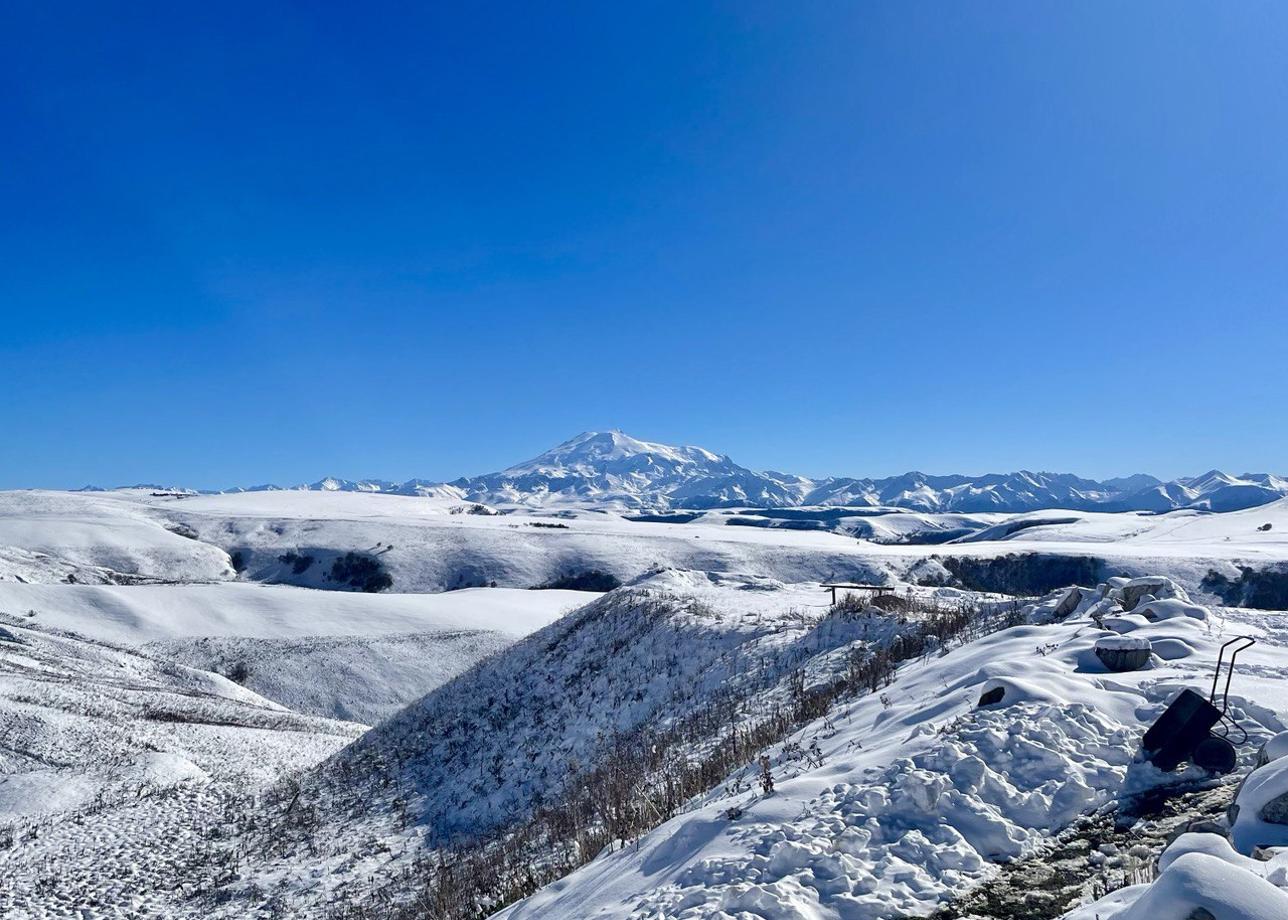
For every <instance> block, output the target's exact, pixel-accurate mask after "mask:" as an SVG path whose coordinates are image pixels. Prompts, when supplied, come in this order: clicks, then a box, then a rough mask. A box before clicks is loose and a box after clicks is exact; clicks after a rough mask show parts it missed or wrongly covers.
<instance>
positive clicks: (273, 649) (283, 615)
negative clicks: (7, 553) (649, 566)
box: [0, 583, 598, 724]
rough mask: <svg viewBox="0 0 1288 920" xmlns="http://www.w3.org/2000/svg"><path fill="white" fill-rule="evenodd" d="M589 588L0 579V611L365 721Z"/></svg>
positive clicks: (309, 708)
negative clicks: (387, 589) (346, 587)
mask: <svg viewBox="0 0 1288 920" xmlns="http://www.w3.org/2000/svg"><path fill="white" fill-rule="evenodd" d="M596 597H598V595H597V594H594V593H588V592H582V591H518V590H508V589H504V588H497V589H488V590H483V589H476V590H465V591H453V592H450V593H445V594H411V595H404V594H363V593H347V592H336V591H327V592H320V591H308V590H305V589H302V588H292V587H285V586H266V585H250V584H232V583H227V584H212V585H146V586H128V587H118V586H90V585H22V584H16V583H0V613H5V612H7V613H9V614H10V615H15V616H20V617H22V619H23V620H24V621H25V622H30V623H33V624H39V625H41V626H44V627H54V628H58V629H62V630H72V631H75V632H76V633H77V634H79V635H81V636H87V637H90V638H93V639H98V640H104V641H109V642H115V643H121V644H124V645H128V646H131V647H135V648H141V649H143V650H144V651H145V652H148V653H149V654H153V655H155V656H157V657H159V658H165V659H167V660H170V661H175V662H179V663H182V664H186V665H189V666H191V667H194V668H199V669H202V670H206V671H213V672H216V673H218V674H223V675H227V676H229V677H232V678H233V679H235V680H236V681H237V683H239V684H240V685H242V686H244V687H246V688H249V689H251V690H254V691H255V692H256V693H259V694H261V695H262V696H265V697H267V698H268V699H271V700H273V701H275V702H277V703H281V704H283V705H285V706H288V707H290V708H291V709H294V710H296V711H297V712H304V713H309V714H313V715H322V716H328V717H332V718H339V719H345V720H350V721H355V722H362V723H365V724H374V723H375V722H378V721H379V720H380V719H382V718H384V717H386V716H389V715H392V714H393V713H394V712H396V711H397V710H398V709H400V708H402V707H403V706H405V705H406V704H407V703H409V702H411V701H412V700H415V699H417V698H419V697H421V696H423V695H424V694H426V693H428V692H429V691H430V690H433V689H434V688H435V687H437V686H439V685H440V684H442V683H444V682H445V681H447V680H449V679H450V678H452V677H455V676H456V675H457V674H460V673H462V672H463V671H466V670H468V669H469V668H470V667H471V666H472V665H473V664H475V663H476V662H478V661H480V660H481V659H483V658H486V657H488V656H489V655H493V654H495V653H497V652H499V651H501V650H502V649H504V648H506V647H508V646H509V645H510V644H511V643H513V642H514V641H515V640H516V639H518V638H521V637H523V636H525V635H527V634H529V633H531V632H533V631H534V630H536V629H539V628H541V627H543V626H545V625H547V624H548V623H551V622H553V621H554V620H556V619H558V617H560V616H561V615H562V614H564V613H566V612H567V611H569V610H572V609H574V608H576V607H579V606H581V605H582V604H585V603H587V602H589V601H590V600H593V599H594V598H596Z"/></svg>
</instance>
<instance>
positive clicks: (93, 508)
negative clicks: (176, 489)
mask: <svg viewBox="0 0 1288 920" xmlns="http://www.w3.org/2000/svg"><path fill="white" fill-rule="evenodd" d="M136 494H139V495H142V494H146V493H136ZM133 497H134V495H133V494H128V493H127V494H122V493H102V492H91V493H85V492H79V493H78V492H42V491H29V492H28V491H23V492H0V582H5V581H29V582H30V581H67V580H73V581H78V582H82V583H90V584H104V583H111V582H121V581H124V582H129V581H144V582H146V581H214V580H216V579H220V578H231V577H232V575H233V568H232V563H231V561H230V560H229V558H228V554H227V553H225V552H224V551H223V550H221V549H219V548H218V547H216V546H212V545H210V544H206V543H200V542H197V541H195V540H192V539H190V535H188V534H187V533H186V532H184V531H182V530H181V529H177V528H174V527H173V525H170V526H167V522H166V521H165V520H162V519H158V518H157V516H156V515H153V514H150V513H149V512H148V510H147V509H146V508H145V507H143V506H142V505H141V503H140V502H138V501H134V500H131V499H132V498H133Z"/></svg>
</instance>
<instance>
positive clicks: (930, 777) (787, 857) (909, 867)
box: [499, 603, 1288, 920]
mask: <svg viewBox="0 0 1288 920" xmlns="http://www.w3.org/2000/svg"><path fill="white" fill-rule="evenodd" d="M1083 606H1084V608H1085V607H1086V606H1087V604H1086V603H1084V605H1083ZM1209 616H1210V615H1209ZM1285 626H1288V618H1286V617H1285V615H1283V614H1276V615H1273V616H1266V615H1256V616H1248V615H1246V614H1234V613H1228V614H1224V615H1222V617H1220V618H1215V619H1208V618H1204V619H1195V618H1192V617H1187V616H1181V617H1180V618H1179V619H1165V620H1162V621H1160V622H1157V623H1153V624H1151V623H1149V622H1147V621H1146V620H1145V619H1144V618H1143V617H1140V618H1136V620H1133V621H1131V622H1129V623H1128V622H1123V623H1120V624H1119V626H1118V628H1120V629H1123V628H1131V629H1132V632H1131V635H1132V636H1134V637H1137V638H1144V639H1147V640H1148V641H1149V642H1150V643H1151V644H1152V645H1153V647H1154V648H1155V649H1156V650H1157V654H1156V656H1155V657H1154V659H1153V661H1152V663H1151V666H1150V667H1149V669H1147V670H1143V671H1138V672H1131V673H1125V674H1108V673H1106V671H1105V669H1104V667H1103V666H1102V665H1101V664H1100V663H1099V662H1098V660H1097V659H1096V657H1095V656H1094V654H1093V651H1092V649H1093V646H1094V644H1095V642H1096V640H1097V639H1098V638H1100V637H1103V636H1113V635H1116V634H1115V633H1112V632H1109V631H1106V630H1103V629H1101V628H1098V627H1097V626H1096V624H1095V622H1093V620H1092V619H1091V618H1090V616H1086V615H1081V616H1074V617H1072V618H1071V619H1069V620H1067V621H1066V622H1063V623H1056V624H1052V625H1046V626H1038V625H1034V626H1022V627H1017V628H1013V629H1009V630H1006V631H1004V632H1000V633H997V634H995V635H992V636H989V637H986V638H984V639H982V640H979V641H977V642H973V643H970V644H968V645H966V646H964V647H962V648H959V649H956V650H953V651H951V652H949V653H948V654H946V655H943V656H942V657H936V658H931V659H930V660H927V661H924V662H921V663H915V664H908V665H905V666H904V668H902V669H901V670H900V674H899V677H898V679H897V680H896V681H895V683H894V684H893V685H892V686H891V687H890V689H889V690H888V691H886V692H885V693H884V694H882V695H880V696H875V695H874V696H869V697H864V698H860V699H858V700H855V701H853V702H846V703H844V704H843V705H840V706H837V707H836V708H834V709H833V710H832V711H830V712H828V713H827V714H826V716H824V717H823V718H821V719H819V720H818V721H817V722H815V723H814V724H812V725H809V726H807V727H806V728H805V729H803V730H802V731H801V732H799V733H798V734H797V735H796V736H794V737H793V738H792V739H791V742H789V744H788V745H786V746H784V747H783V748H781V749H779V750H778V751H776V752H775V753H774V755H773V756H772V757H771V763H772V767H773V772H774V775H775V784H774V790H773V792H772V795H768V796H766V795H763V794H762V793H761V792H760V790H758V789H752V788H749V787H751V785H752V783H753V781H754V780H755V771H754V770H752V769H750V768H748V769H746V770H745V771H744V772H743V773H742V775H741V777H738V776H735V777H731V778H730V780H729V781H727V782H726V783H725V784H724V785H723V786H722V787H720V789H719V791H718V793H717V794H714V795H711V796H709V797H706V798H705V799H703V800H701V801H697V802H695V803H694V807H693V809H692V810H691V811H688V812H687V813H685V814H683V815H681V816H679V817H677V818H674V819H672V820H671V821H669V822H667V823H666V824H663V825H662V826H660V827H658V828H657V829H656V830H654V831H653V832H651V833H649V834H647V835H645V836H644V837H643V838H642V839H641V840H640V841H638V843H636V844H632V845H630V846H627V847H624V848H622V849H619V850H617V851H616V852H611V853H605V854H603V855H601V856H600V857H599V858H598V859H596V860H595V861H594V862H592V863H590V864H589V865H588V866H586V867H584V868H583V869H581V870H579V871H577V872H575V873H574V874H572V875H571V876H569V877H567V878H566V879H564V880H562V881H560V882H558V883H556V884H554V885H551V886H549V887H548V888H546V889H544V890H542V891H541V892H539V893H537V894H536V895H534V896H532V897H530V898H528V899H527V900H525V901H523V902H521V903H520V904H518V905H515V906H514V907H512V908H510V909H509V910H506V911H504V912H502V913H501V914H500V915H499V916H500V917H503V918H506V920H536V918H541V920H591V918H595V920H608V918H623V920H625V918H638V917H649V918H677V920H678V918H698V917H703V918H721V920H729V918H735V917H743V916H755V917H761V918H771V920H780V918H781V920H785V918H811V920H849V918H861V920H882V918H889V917H903V916H924V915H926V914H929V913H930V912H932V911H933V910H934V908H935V907H936V906H937V905H938V904H939V903H941V902H942V901H943V900H944V899H946V898H949V897H951V896H953V895H955V894H957V893H960V892H962V891H964V890H966V889H968V888H970V887H971V886H973V885H975V884H978V883H979V882H981V881H983V880H985V879H988V878H989V877H991V876H992V875H993V874H995V873H996V872H997V871H998V869H997V866H996V865H995V861H997V860H1003V859H1011V858H1015V857H1019V856H1022V855H1024V854H1026V853H1028V852H1031V851H1033V850H1034V849H1035V848H1037V847H1040V846H1042V845H1043V844H1044V843H1045V842H1046V841H1049V840H1050V839H1051V838H1052V836H1053V835H1054V833H1055V832H1056V831H1058V830H1059V829H1060V828H1061V827H1063V826H1065V825H1067V824H1068V823H1070V822H1071V821H1073V820H1074V819H1075V818H1076V817H1078V816H1079V815H1082V814H1085V813H1087V812H1090V811H1092V810H1094V809H1097V808H1100V807H1104V806H1112V805H1115V804H1119V803H1122V802H1123V801H1124V800H1125V799H1126V798H1127V797H1129V796H1131V795H1132V794H1134V793H1140V792H1143V791H1144V790H1147V789H1150V788H1153V787H1155V786H1156V785H1158V784H1161V783H1167V784H1176V783H1180V782H1184V781H1190V782H1194V781H1199V780H1202V778H1203V774H1202V772H1201V771H1198V770H1197V769H1195V768H1189V769H1188V770H1187V771H1185V772H1183V773H1181V774H1177V775H1167V774H1162V773H1160V772H1159V771H1157V770H1156V769H1154V768H1153V767H1152V766H1150V765H1148V764H1147V763H1143V762H1141V760H1140V758H1139V754H1138V751H1139V745H1140V738H1141V735H1142V733H1143V731H1144V729H1145V728H1147V727H1148V725H1149V724H1150V723H1151V722H1152V721H1153V720H1154V719H1155V718H1156V717H1157V716H1158V715H1159V714H1160V713H1161V711H1162V710H1163V708H1164V707H1165V705H1166V703H1167V702H1168V701H1169V699H1170V698H1171V697H1172V696H1173V695H1174V694H1175V693H1176V692H1177V691H1178V690H1179V689H1181V688H1182V687H1186V686H1203V685H1204V684H1206V683H1207V682H1208V680H1209V679H1210V674H1211V669H1212V667H1213V664H1214V661H1215V657H1216V649H1217V645H1218V644H1219V642H1220V641H1222V640H1223V639H1224V638H1225V637H1227V636H1228V635H1229V634H1230V633H1233V632H1242V633H1247V632H1251V633H1253V634H1255V635H1258V636H1260V638H1261V640H1262V644H1261V645H1260V646H1258V647H1257V649H1256V652H1255V655H1254V656H1253V657H1252V658H1251V659H1250V660H1249V662H1248V665H1247V666H1246V667H1245V668H1244V669H1243V671H1242V672H1241V674H1240V675H1239V680H1238V684H1237V686H1236V693H1238V697H1237V698H1234V699H1233V706H1234V709H1233V712H1234V715H1235V718H1236V719H1237V720H1238V721H1239V722H1240V723H1241V724H1242V725H1243V726H1244V727H1245V728H1246V729H1247V730H1248V731H1249V733H1250V736H1251V741H1252V742H1253V744H1249V745H1245V746H1244V747H1243V762H1244V764H1245V765H1247V764H1248V763H1249V762H1250V760H1251V757H1252V751H1253V747H1254V745H1255V743H1257V742H1259V741H1263V740H1264V739H1265V738H1266V737H1268V736H1269V735H1270V734H1273V733H1274V732H1277V731H1281V730H1282V728H1283V724H1284V720H1285V719H1286V718H1288V692H1285V689H1284V686H1285V685H1284V684H1283V683H1282V680H1283V677H1284V675H1285V674H1288V658H1286V657H1285V656H1286V654H1288V648H1285V646H1284V644H1283V641H1282V640H1283V638H1284V636H1285V633H1284V627H1285ZM1266 627H1269V628H1266ZM993 690H1000V691H1001V692H1002V696H1001V699H1000V700H999V701H996V702H990V703H986V704H985V703H982V702H981V699H982V698H984V695H985V694H986V693H988V692H989V691H993ZM1236 737H1237V736H1236ZM815 742H817V745H818V748H817V750H818V753H817V754H816V755H815V756H813V757H810V758H804V759H799V758H795V755H793V754H792V753H791V752H792V751H797V750H800V748H801V747H808V746H810V745H812V744H813V743H815ZM739 779H741V782H739ZM1087 874H1088V875H1089V876H1090V875H1092V874H1093V871H1092V868H1091V867H1090V866H1089V867H1088V872H1087ZM1090 881H1091V879H1090V878H1088V883H1089V882H1090ZM1088 887H1090V885H1089V886H1088ZM1163 900H1164V899H1163V898H1162V897H1160V898H1158V899H1157V903H1162V902H1163ZM1210 900H1211V901H1213V902H1219V901H1220V897H1219V894H1218V896H1217V897H1214V898H1212V899H1210ZM1079 916H1082V915H1079ZM1091 916H1092V915H1091V914H1090V913H1087V914H1086V917H1087V918H1090V917H1091ZM1104 916H1108V914H1104ZM1138 916H1139V917H1140V918H1145V917H1148V918H1150V920H1154V918H1160V920H1161V918H1163V917H1167V918H1169V920H1170V918H1172V917H1173V916H1174V917H1175V918H1176V920H1184V918H1186V917H1188V916H1190V915H1189V914H1187V913H1184V912H1181V913H1176V914H1174V915H1172V914H1161V913H1149V912H1144V913H1129V914H1125V915H1124V917H1130V918H1131V920H1137V918H1138ZM1215 916H1218V917H1228V918H1240V920H1241V918H1243V917H1244V915H1243V914H1239V913H1236V912H1228V913H1227V912H1221V911H1218V912H1217V913H1216V914H1215ZM1249 916H1257V917H1260V916H1261V914H1256V915H1249ZM1265 916H1274V917H1278V916H1280V915H1279V914H1276V913H1270V914H1266V915H1265Z"/></svg>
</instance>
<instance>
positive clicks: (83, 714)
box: [0, 616, 360, 920]
mask: <svg viewBox="0 0 1288 920" xmlns="http://www.w3.org/2000/svg"><path fill="white" fill-rule="evenodd" d="M359 732H360V727H358V726H354V725H351V724H348V723H343V722H334V721H330V720H325V719H317V718H312V717H307V716H302V715H299V714H296V713H292V712H289V711H287V710H284V709H283V708H282V707H280V706H277V705H276V704H274V703H271V702H269V701H268V700H265V699H263V698H262V697H259V696H257V695H256V694H254V693H252V692H250V691H249V690H246V689H244V688H242V687H240V686H238V685H236V684H234V683H232V682H231V681H228V680H225V679H224V678H222V677H219V676H217V675H213V674H206V673H203V672H199V671H193V670H191V669H188V668H184V667H182V666H179V665H176V664H173V663H171V662H168V661H165V660H158V659H154V658H151V657H149V656H146V655H143V654H140V653H139V652H137V651H134V650H130V649H125V648H121V647H118V646H112V645H109V644H105V643H100V642H94V641H91V640H87V639H83V638H77V637H74V636H66V635H60V634H58V633H57V632H56V631H52V632H51V631H50V630H48V629H45V628H41V627H38V626H32V625H29V623H28V621H27V620H26V618H12V617H8V616H0V737H2V738H3V746H2V747H0V841H3V844H4V845H3V846H0V915H2V916H4V917H6V918H12V920H27V918H55V917H73V916H81V917H85V916H90V917H118V916H119V917H127V916H140V917H144V916H146V917H161V916H176V915H177V913H178V912H179V911H182V910H184V904H185V902H186V900H187V897H188V895H189V893H190V892H191V891H193V890H194V889H195V888H198V887H201V886H206V887H211V886H213V885H214V884H215V882H216V880H217V879H219V878H220V877H223V876H225V875H226V873H227V871H228V863H227V862H225V861H223V860H222V859H215V858H213V857H212V846H214V845H215V843H214V841H215V837H214V836H212V835H211V833H210V832H211V829H212V828H217V827H220V826H221V822H223V821H225V820H227V819H228V812H227V810H226V809H228V807H229V806H230V805H231V804H232V803H237V802H245V801H247V797H249V796H251V795H253V794H254V793H256V792H257V791H258V790H259V789H260V788H261V787H262V786H263V785H264V784H265V783H268V782H272V781H276V780H278V779H279V778H280V777H282V776H283V775H286V774H288V773H290V772H292V771H294V770H298V769H302V768H304V767H307V766H308V765H309V764H312V763H315V762H317V761H318V760H320V759H321V758H323V757H325V756H327V755H328V754H330V753H332V752H334V751H335V750H337V749H338V748H340V747H341V746H342V745H344V744H345V743H347V742H349V741H351V740H352V739H353V738H354V737H355V736H356V735H357V734H358V733H359Z"/></svg>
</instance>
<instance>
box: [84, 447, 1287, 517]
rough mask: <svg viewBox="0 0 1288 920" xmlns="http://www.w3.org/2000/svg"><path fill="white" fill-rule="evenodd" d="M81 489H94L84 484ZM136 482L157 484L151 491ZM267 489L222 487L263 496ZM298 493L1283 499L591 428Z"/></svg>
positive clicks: (501, 498)
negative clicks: (766, 458) (879, 471)
mask: <svg viewBox="0 0 1288 920" xmlns="http://www.w3.org/2000/svg"><path fill="white" fill-rule="evenodd" d="M86 488H87V489H93V488H94V487H91V486H87V487H86ZM136 488H149V489H160V488H161V487H159V486H151V485H148V486H138V487H136ZM278 488H279V487H278V486H275V485H262V486H253V487H250V488H236V489H229V490H228V491H230V492H262V491H270V490H275V489H278ZM295 488H297V489H303V490H315V491H328V492H378V493H386V494H392V495H422V496H432V497H439V498H449V499H457V500H460V501H473V502H481V503H483V504H488V505H518V506H528V507H561V506H564V507H567V506H575V507H600V508H611V509H617V510H627V511H668V510H685V509H692V510H698V509H708V508H721V507H742V506H747V507H757V508H784V507H796V506H802V505H805V506H809V505H826V506H844V507H889V508H907V509H912V510H916V511H925V512H950V511H951V512H974V513H978V512H984V511H998V512H1008V513H1016V512H1023V511H1039V510H1045V509H1056V508H1066V509H1070V510H1078V511H1170V510H1173V509H1176V508H1199V509H1204V510H1208V511H1236V510H1239V509H1242V508H1252V507H1255V506H1257V505H1264V504H1266V503H1267V502H1271V501H1275V500H1276V499H1279V498H1283V497H1285V496H1288V480H1286V479H1284V478H1282V477H1279V476H1274V475H1271V474H1269V473H1244V474H1242V475H1240V476H1231V475H1229V474H1227V473H1222V472H1220V471H1219V470H1211V471H1210V472H1207V473H1204V474H1203V475H1202V476H1194V477H1191V478H1185V479H1176V480H1173V481H1171V482H1163V481H1162V480H1159V479H1156V478H1155V477H1153V476H1149V475H1146V474H1144V473H1138V474H1136V475H1133V476H1126V477H1122V478H1117V479H1107V480H1104V481H1102V482H1100V481H1096V480H1093V479H1082V478H1080V477H1078V476H1074V475H1071V474H1069V473H1030V472H1028V471H1025V470H1021V471H1019V472H1015V473H989V474H986V475H982V476H960V475H952V476H930V475H927V474H925V473H918V472H912V473H904V474H903V475H902V476H891V477H888V478H885V479H851V478H844V477H841V478H838V477H829V478H826V479H810V478H808V477H805V476H797V475H793V474H790V473H779V472H774V471H772V470H766V471H756V470H750V469H748V468H746V467H744V466H739V465H738V464H737V463H734V462H733V460H731V459H729V457H727V456H722V455H719V454H715V453H712V452H711V451H709V450H704V449H703V448H701V447H674V446H671V445H668V444H655V443H652V442H649V441H641V440H638V439H636V438H632V437H631V436H630V435H627V434H623V433H622V432H620V431H588V432H584V433H582V434H579V435H577V437H575V438H573V439H571V440H569V441H565V442H564V443H562V444H560V445H559V446H558V447H555V448H552V449H551V450H548V451H546V452H545V453H543V454H541V455H540V456H539V457H535V458H534V459H532V460H529V461H527V462H526V463H520V464H518V465H516V466H512V467H510V468H509V469H506V470H502V471H501V472H499V473H488V474H486V475H483V476H474V477H469V478H462V479H457V480H455V481H453V482H448V483H445V482H430V481H428V480H423V479H410V480H408V481H406V482H400V483H399V482H389V481H387V480H382V479H361V480H350V479H333V478H327V479H322V480H319V481H318V482H315V483H310V484H309V485H301V486H296V487H295Z"/></svg>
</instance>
